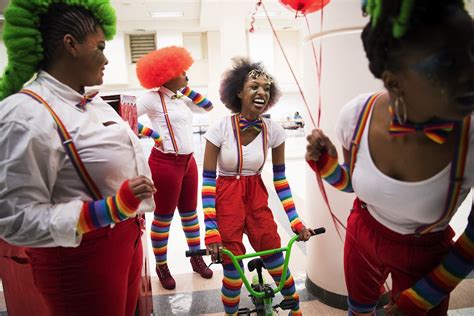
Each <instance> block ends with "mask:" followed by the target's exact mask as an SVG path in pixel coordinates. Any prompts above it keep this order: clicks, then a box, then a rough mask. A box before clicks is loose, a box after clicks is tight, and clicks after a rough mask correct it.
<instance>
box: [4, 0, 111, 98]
mask: <svg viewBox="0 0 474 316" xmlns="http://www.w3.org/2000/svg"><path fill="white" fill-rule="evenodd" d="M53 3H64V4H67V5H71V6H81V7H84V8H85V9H87V10H88V11H90V12H91V13H92V14H93V15H94V17H95V18H96V19H97V21H99V23H100V25H101V27H102V29H103V31H104V34H105V38H106V39H107V40H111V39H112V38H113V37H114V35H115V32H116V16H115V11H114V9H113V8H112V6H111V5H110V1H109V0H11V1H10V4H9V5H8V6H7V8H6V10H5V13H4V15H5V23H4V28H3V41H4V43H5V46H6V48H7V54H8V64H7V66H6V68H5V72H4V74H3V76H2V77H1V78H0V100H3V99H5V98H6V97H8V96H9V95H11V94H14V93H16V92H18V91H19V90H20V89H21V88H22V87H23V85H24V84H25V83H26V82H28V81H29V80H30V79H31V78H32V77H33V76H34V75H35V74H36V73H37V72H38V70H39V68H40V64H41V62H42V61H43V58H44V56H43V46H42V42H43V39H42V37H41V32H40V17H41V15H42V14H45V13H47V12H48V8H49V6H50V5H51V4H53Z"/></svg>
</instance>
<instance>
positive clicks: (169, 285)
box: [156, 263, 176, 290]
mask: <svg viewBox="0 0 474 316" xmlns="http://www.w3.org/2000/svg"><path fill="white" fill-rule="evenodd" d="M156 274H158V278H159V279H160V282H161V285H162V286H163V287H164V288H165V289H167V290H172V289H174V288H175V287H176V281H175V280H174V279H173V277H172V276H171V273H170V270H169V269H168V265H167V264H166V263H165V264H161V265H156Z"/></svg>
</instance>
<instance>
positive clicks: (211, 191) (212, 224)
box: [201, 170, 221, 245]
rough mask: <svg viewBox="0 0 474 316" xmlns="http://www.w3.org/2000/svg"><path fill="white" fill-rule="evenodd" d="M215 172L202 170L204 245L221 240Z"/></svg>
mask: <svg viewBox="0 0 474 316" xmlns="http://www.w3.org/2000/svg"><path fill="white" fill-rule="evenodd" d="M216 176H217V174H216V172H215V171H209V170H204V171H203V173H202V177H203V179H202V192H201V196H202V208H203V210H204V224H205V225H206V236H205V243H206V245H208V244H212V243H216V242H221V235H220V234H219V230H218V228H217V218H216Z"/></svg>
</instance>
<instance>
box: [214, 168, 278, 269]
mask: <svg viewBox="0 0 474 316" xmlns="http://www.w3.org/2000/svg"><path fill="white" fill-rule="evenodd" d="M216 214H217V226H218V228H219V233H220V235H221V239H222V244H223V246H224V247H225V248H227V249H228V250H230V251H232V253H233V254H234V255H242V254H245V247H244V244H243V243H242V236H243V233H246V234H247V236H248V238H249V241H250V244H251V245H252V247H253V249H255V251H262V250H268V249H273V248H280V236H279V235H278V233H277V225H276V223H275V221H274V219H273V214H272V211H271V210H270V208H269V207H268V192H267V189H266V188H265V185H264V184H263V181H262V178H261V177H260V175H255V176H243V177H241V178H240V179H236V177H223V176H219V177H218V178H217V183H216ZM229 263H231V261H230V259H229V258H228V257H227V256H224V265H225V264H229Z"/></svg>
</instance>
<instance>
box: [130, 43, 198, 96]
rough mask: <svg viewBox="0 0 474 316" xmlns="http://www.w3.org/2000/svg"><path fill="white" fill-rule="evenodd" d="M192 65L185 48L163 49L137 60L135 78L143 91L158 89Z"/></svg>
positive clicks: (189, 55) (171, 47)
mask: <svg viewBox="0 0 474 316" xmlns="http://www.w3.org/2000/svg"><path fill="white" fill-rule="evenodd" d="M192 64H193V58H192V57H191V54H189V52H188V51H187V50H186V49H185V48H183V47H177V46H170V47H164V48H161V49H158V50H156V51H154V52H151V53H148V54H146V55H145V56H143V57H142V58H140V59H139V60H138V62H137V77H138V80H140V83H141V85H142V86H143V87H144V88H145V89H152V88H158V87H160V86H162V85H163V84H164V83H166V82H168V81H170V80H171V79H174V78H176V77H178V76H179V75H180V74H181V73H183V71H186V70H188V68H189V67H191V65H192Z"/></svg>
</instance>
